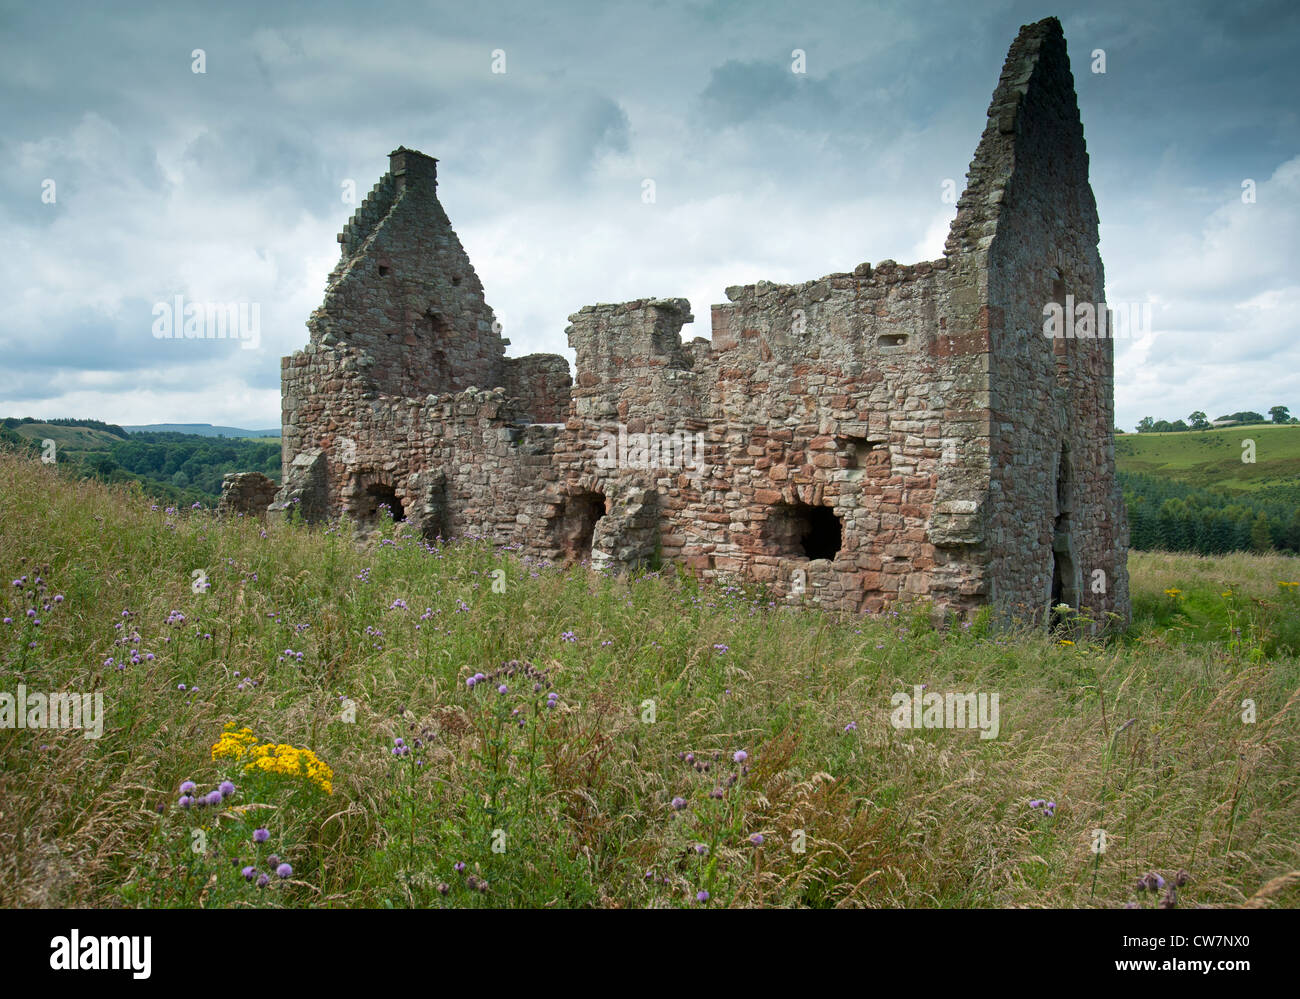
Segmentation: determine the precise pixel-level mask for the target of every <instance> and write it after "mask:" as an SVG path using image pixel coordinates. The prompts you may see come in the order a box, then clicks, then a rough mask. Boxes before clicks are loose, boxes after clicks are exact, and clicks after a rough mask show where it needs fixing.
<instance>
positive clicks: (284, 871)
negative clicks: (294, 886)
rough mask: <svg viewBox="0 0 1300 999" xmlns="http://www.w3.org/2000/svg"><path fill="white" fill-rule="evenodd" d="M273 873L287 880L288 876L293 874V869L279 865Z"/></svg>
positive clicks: (285, 865) (286, 865)
mask: <svg viewBox="0 0 1300 999" xmlns="http://www.w3.org/2000/svg"><path fill="white" fill-rule="evenodd" d="M275 873H276V874H278V875H279V876H280V877H282V878H287V877H288V876H289V875H290V874H292V873H293V868H292V867H290V866H289V865H288V864H281V865H280V866H279V867H277V868H276V869H275Z"/></svg>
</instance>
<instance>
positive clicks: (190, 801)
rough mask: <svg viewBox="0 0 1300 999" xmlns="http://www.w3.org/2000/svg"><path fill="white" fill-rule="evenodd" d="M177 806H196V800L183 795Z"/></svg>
mask: <svg viewBox="0 0 1300 999" xmlns="http://www.w3.org/2000/svg"><path fill="white" fill-rule="evenodd" d="M176 804H177V805H179V806H180V807H181V808H189V807H190V806H191V805H193V804H194V799H193V798H191V797H190V796H189V795H188V794H182V795H181V796H180V800H179V801H177V802H176Z"/></svg>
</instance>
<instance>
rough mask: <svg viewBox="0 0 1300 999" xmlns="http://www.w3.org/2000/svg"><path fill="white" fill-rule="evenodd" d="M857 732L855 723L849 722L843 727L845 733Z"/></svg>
mask: <svg viewBox="0 0 1300 999" xmlns="http://www.w3.org/2000/svg"><path fill="white" fill-rule="evenodd" d="M857 730H858V723H857V722H852V721H851V722H849V723H848V724H847V725H845V726H844V731H845V732H856V731H857Z"/></svg>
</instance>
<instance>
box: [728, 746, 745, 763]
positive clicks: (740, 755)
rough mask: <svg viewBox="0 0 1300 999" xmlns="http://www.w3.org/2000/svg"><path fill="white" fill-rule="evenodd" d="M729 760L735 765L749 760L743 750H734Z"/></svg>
mask: <svg viewBox="0 0 1300 999" xmlns="http://www.w3.org/2000/svg"><path fill="white" fill-rule="evenodd" d="M731 758H732V759H733V760H734V761H735V762H737V763H744V762H745V761H746V760H747V759H749V754H748V753H747V752H745V751H744V750H743V749H738V750H736V752H735V754H734V755H733V756H732V757H731Z"/></svg>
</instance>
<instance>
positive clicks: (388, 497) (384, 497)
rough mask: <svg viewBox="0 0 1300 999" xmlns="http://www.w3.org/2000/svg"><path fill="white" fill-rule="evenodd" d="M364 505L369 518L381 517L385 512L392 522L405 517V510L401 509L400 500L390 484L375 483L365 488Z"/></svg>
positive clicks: (397, 521) (399, 520)
mask: <svg viewBox="0 0 1300 999" xmlns="http://www.w3.org/2000/svg"><path fill="white" fill-rule="evenodd" d="M366 507H367V510H366V512H367V514H368V515H369V517H370V518H375V517H382V516H384V514H385V512H387V515H388V516H389V517H391V518H392V519H393V522H394V523H400V522H401V521H403V520H405V519H406V511H405V510H403V509H402V501H401V500H399V499H398V498H397V491H396V490H395V489H393V487H392V486H386V485H383V484H382V483H376V484H375V485H373V486H370V487H369V488H368V489H367V490H366Z"/></svg>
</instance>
